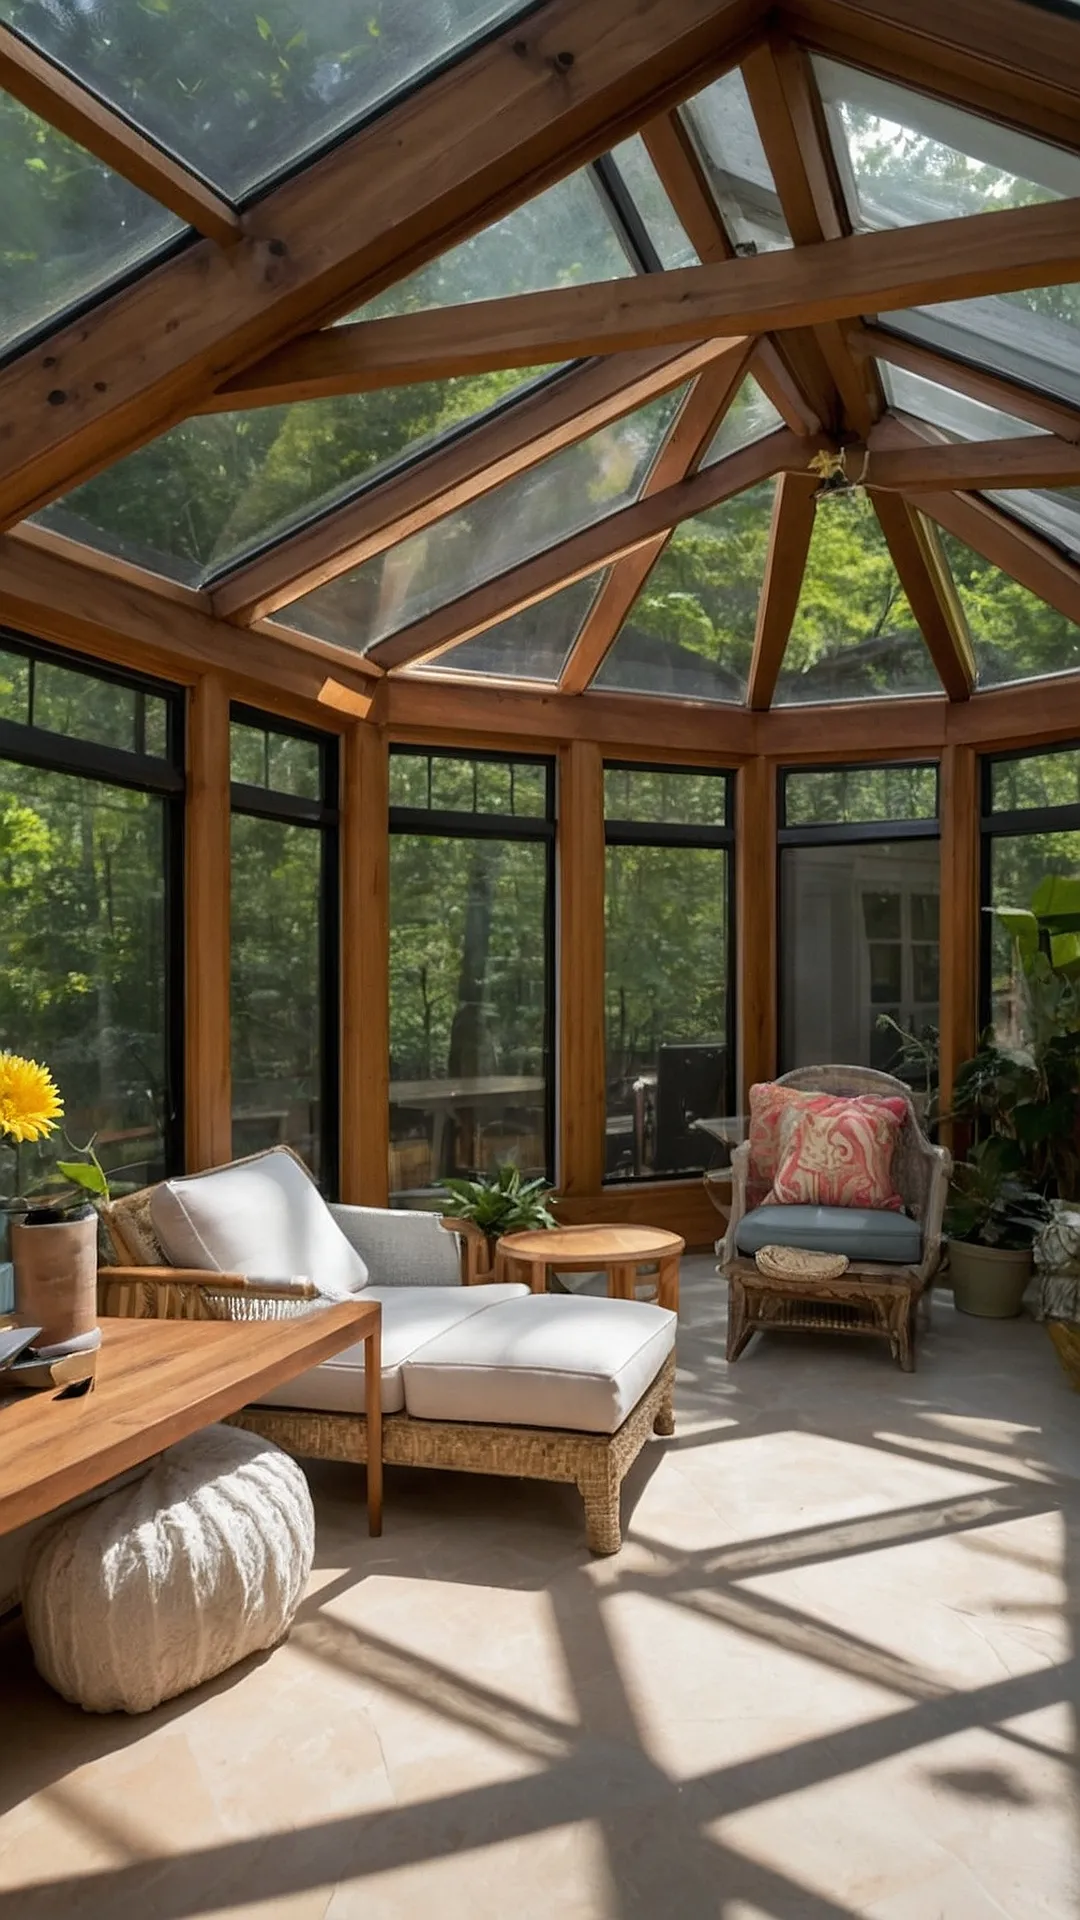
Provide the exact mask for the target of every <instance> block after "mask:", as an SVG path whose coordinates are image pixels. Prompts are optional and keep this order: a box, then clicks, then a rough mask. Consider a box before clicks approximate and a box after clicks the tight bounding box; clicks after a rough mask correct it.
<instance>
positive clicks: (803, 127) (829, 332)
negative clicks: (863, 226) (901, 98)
mask: <svg viewBox="0 0 1080 1920" xmlns="http://www.w3.org/2000/svg"><path fill="white" fill-rule="evenodd" d="M742 72H743V79H744V80H745V82H746V90H747V93H748V94H749V96H750V105H751V107H752V108H753V110H754V118H755V120H756V121H757V126H758V132H759V133H760V135H761V140H762V145H763V146H764V149H765V156H766V159H767V160H768V162H769V167H770V169H771V172H772V176H773V180H774V182H775V184H776V191H777V193H778V195H779V198H780V206H781V209H782V211H783V214H784V219H785V220H786V222H787V227H788V232H789V233H790V234H791V237H792V240H793V241H794V242H795V245H796V246H797V247H798V246H813V245H815V244H816V243H818V242H820V241H824V240H839V239H842V238H844V237H845V236H846V235H847V234H848V233H849V232H850V227H849V224H848V221H847V216H846V212H845V209H844V204H843V198H842V195H841V193H840V188H839V183H838V182H837V180H836V178H835V170H834V166H833V160H832V153H831V151H830V147H829V142H828V136H827V134H826V132H825V126H824V118H823V114H822V110H821V102H820V100H819V99H818V95H817V88H816V86H815V85H814V80H813V75H812V73H811V70H810V62H809V59H808V57H807V55H806V54H805V53H804V52H803V50H802V49H801V48H800V47H795V46H793V45H792V44H791V42H790V41H788V40H786V39H784V37H783V36H782V35H777V34H772V35H770V36H769V38H768V40H766V41H764V42H763V43H762V44H761V45H760V46H759V47H756V48H755V49H754V51H753V52H752V53H751V54H750V55H749V57H748V58H747V59H746V60H745V61H744V62H743V68H742ZM814 338H815V340H816V342H817V344H818V347H819V348H820V350H821V354H822V358H823V359H824V361H825V364H826V366H827V367H828V370H829V373H830V374H831V376H832V379H833V381H834V382H835V385H836V389H837V392H838V394H839V396H840V401H841V404H842V408H843V415H844V421H845V424H846V425H847V426H849V427H851V428H853V429H854V431H855V432H856V433H861V434H864V435H865V434H867V433H869V431H870V428H871V427H872V425H873V423H874V421H875V420H876V419H877V418H878V416H879V414H880V413H881V412H882V410H883V408H884V404H885V400H884V395H883V393H882V391H881V385H880V382H879V381H878V379H877V377H876V375H875V374H874V370H873V368H872V367H869V366H867V365H866V363H865V362H860V361H856V360H855V359H853V357H852V355H851V352H850V350H849V348H848V345H847V341H846V339H845V337H844V335H843V333H842V331H841V329H840V326H839V324H838V323H837V322H836V321H835V320H832V321H826V322H824V323H822V324H821V325H819V326H817V327H815V328H814Z"/></svg>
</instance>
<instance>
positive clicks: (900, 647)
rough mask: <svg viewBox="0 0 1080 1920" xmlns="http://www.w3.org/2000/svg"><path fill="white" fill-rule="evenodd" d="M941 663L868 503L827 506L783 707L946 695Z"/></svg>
mask: <svg viewBox="0 0 1080 1920" xmlns="http://www.w3.org/2000/svg"><path fill="white" fill-rule="evenodd" d="M940 692H941V682H940V680H939V679H938V676H937V673H936V671H935V668H934V663H933V661H932V660H931V658H930V655H929V653H928V652H927V650H926V642H925V641H924V640H923V637H922V634H921V632H920V631H919V627H918V625H917V623H916V620H915V616H914V614H913V613H912V611H911V608H910V607H909V605H908V602H907V595H906V594H905V593H904V590H903V588H902V587H901V585H900V581H899V579H898V578H897V574H896V569H895V567H894V566H893V563H892V559H891V557H890V554H889V549H888V547H887V546H886V544H885V536H884V534H883V533H882V531H881V527H880V525H879V523H878V519H877V515H876V514H875V513H874V511H873V509H872V507H871V506H870V505H869V503H868V502H866V501H850V500H839V501H830V502H829V503H828V504H827V505H826V506H825V507H823V508H819V510H818V512H817V514H816V516H815V519H814V531H813V533H812V535H811V538H810V551H809V553H808V554H807V557H806V572H805V574H804V575H803V583H802V591H801V592H800V594H799V604H798V607H797V608H796V611H795V618H794V620H793V621H792V625H791V634H790V636H789V638H788V643H787V649H786V651H785V653H784V661H783V666H782V667H781V670H780V676H779V679H778V681H777V685H776V695H775V699H774V702H773V704H774V705H775V706H802V705H810V704H811V703H814V702H818V701H829V700H882V699H889V698H893V697H895V696H897V695H900V694H914V693H940Z"/></svg>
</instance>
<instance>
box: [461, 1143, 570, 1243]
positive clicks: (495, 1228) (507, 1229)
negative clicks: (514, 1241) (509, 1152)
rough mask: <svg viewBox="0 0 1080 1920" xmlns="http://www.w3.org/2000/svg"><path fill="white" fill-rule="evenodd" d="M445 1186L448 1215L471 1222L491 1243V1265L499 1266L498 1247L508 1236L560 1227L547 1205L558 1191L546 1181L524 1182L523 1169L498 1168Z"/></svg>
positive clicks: (513, 1167) (511, 1167)
mask: <svg viewBox="0 0 1080 1920" xmlns="http://www.w3.org/2000/svg"><path fill="white" fill-rule="evenodd" d="M442 1185H443V1191H444V1193H445V1195H446V1200H447V1206H446V1214H447V1216H448V1217H449V1218H452V1219H455V1220H471V1221H472V1223H473V1225H474V1226H476V1227H479V1229H480V1232H481V1233H482V1234H483V1235H484V1237H485V1239H486V1240H487V1243H488V1265H489V1266H494V1264H495V1248H496V1245H497V1243H498V1242H499V1241H500V1240H501V1239H502V1237H503V1235H504V1234H507V1233H529V1232H532V1231H535V1230H536V1229H537V1228H544V1227H556V1226H558V1224H559V1223H558V1221H557V1220H556V1218H555V1215H554V1214H553V1213H552V1211H551V1208H550V1207H549V1206H548V1204H547V1203H548V1200H549V1199H550V1198H551V1195H552V1193H553V1192H554V1188H552V1187H549V1186H548V1184H547V1181H546V1180H543V1179H533V1180H525V1179H523V1178H522V1175H521V1169H520V1167H515V1166H509V1165H508V1166H502V1167H497V1168H496V1169H495V1172H494V1173H493V1174H482V1175H481V1176H480V1178H479V1179H477V1180H451V1179H445V1180H444V1181H443V1183H442Z"/></svg>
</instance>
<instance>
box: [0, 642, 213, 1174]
mask: <svg viewBox="0 0 1080 1920" xmlns="http://www.w3.org/2000/svg"><path fill="white" fill-rule="evenodd" d="M182 723H183V708H182V698H181V696H180V695H179V694H177V693H174V692H172V691H171V690H169V689H167V688H162V687H161V686H160V685H157V686H154V687H151V686H149V685H148V684H147V683H146V682H143V681H140V680H137V679H135V678H133V677H129V676H127V675H124V674H119V673H111V672H109V671H107V670H102V671H90V670H88V669H87V668H86V667H85V666H84V665H83V664H82V663H81V662H80V661H79V660H77V659H74V658H68V657H65V656H62V655H58V654H53V653H51V652H45V651H42V650H40V649H38V648H36V647H32V646H31V645H30V644H29V643H26V642H23V641H20V640H19V639H18V638H17V637H15V636H12V635H8V634H4V635H3V636H2V637H0V898H2V908H0V1045H3V1046H4V1047H8V1048H10V1049H12V1050H13V1051H14V1052H16V1053H26V1054H30V1055H32V1056H33V1057H34V1058H36V1059H39V1060H41V1061H43V1062H45V1063H47V1064H48V1066H49V1067H51V1069H52V1071H53V1073H54V1075H55V1078H56V1081H57V1084H58V1086H59V1088H60V1091H61V1094H62V1095H63V1099H64V1108H65V1114H64V1122H63V1125H64V1130H65V1132H66V1134H67V1136H68V1139H69V1141H70V1142H71V1143H72V1145H74V1146H75V1147H79V1148H82V1147H85V1146H86V1144H87V1142H88V1141H89V1139H90V1138H91V1136H96V1150H97V1152H98V1153H99V1155H100V1157H101V1160H102V1163H103V1165H104V1166H105V1167H106V1169H107V1171H108V1172H109V1175H110V1177H111V1179H112V1181H113V1184H114V1186H115V1187H116V1189H117V1190H119V1191H121V1192H122V1191H125V1190H127V1191H130V1190H132V1189H134V1188H135V1187H140V1186H145V1185H146V1184H148V1183H149V1182H150V1181H153V1180H158V1179H160V1178H162V1176H163V1175H164V1174H165V1173H166V1172H171V1171H175V1170H177V1169H178V1168H179V1167H180V1165H181V1164H182V1151H183V1147H182V1118H183V1116H182V1111H181V1094H182V1086H181V1079H182V1071H183V1020H182V1006H183V980H182V960H181V951H182V950H181V946H180V938H181V917H180V916H181V899H180V887H181V871H182V833H183V792H184V779H183V772H182V768H183V738H182ZM57 1144H58V1142H57V1140H56V1138H55V1137H54V1139H53V1140H52V1141H51V1142H49V1143H47V1144H46V1145H45V1146H43V1147H42V1148H38V1149H34V1148H23V1149H22V1150H21V1153H20V1166H19V1169H18V1172H17V1174H15V1175H12V1174H11V1173H10V1172H9V1175H8V1176H7V1177H8V1185H7V1186H6V1187H5V1189H4V1190H5V1191H10V1187H11V1180H12V1178H14V1183H15V1184H16V1185H18V1186H19V1187H21V1188H22V1189H23V1190H25V1188H26V1187H27V1186H28V1185H31V1184H33V1182H34V1181H35V1179H36V1178H38V1177H39V1176H40V1175H41V1174H42V1173H43V1172H45V1171H46V1170H48V1169H51V1167H52V1165H53V1164H54V1162H55V1159H56V1147H57ZM59 1145H60V1157H61V1158H62V1157H63V1141H62V1140H61V1141H60V1142H59Z"/></svg>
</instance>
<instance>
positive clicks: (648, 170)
mask: <svg viewBox="0 0 1080 1920" xmlns="http://www.w3.org/2000/svg"><path fill="white" fill-rule="evenodd" d="M611 157H612V159H613V160H614V162H615V165H616V166H617V167H618V169H619V172H620V174H621V175H622V177H623V180H624V181H625V183H626V186H627V188H628V190H629V193H630V195H631V198H632V199H633V202H634V205H635V206H636V207H637V210H638V212H639V214H640V215H641V218H642V220H643V221H644V223H645V231H646V232H647V234H648V236H649V239H650V240H651V241H652V243H653V246H654V247H655V248H656V252H657V257H658V258H659V261H660V264H661V266H662V267H666V268H668V269H674V268H676V267H697V266H700V264H701V262H700V260H699V259H698V256H697V253H696V251H695V249H694V247H693V246H692V245H691V243H690V240H689V238H688V236H687V235H686V233H685V232H684V231H683V227H682V223H681V221H680V219H679V216H678V214H677V213H676V211H675V209H674V207H673V206H672V204H671V201H670V200H669V199H668V196H667V191H666V189H665V187H664V183H663V181H662V180H661V178H660V175H659V174H658V173H657V171H656V168H655V167H654V166H653V163H652V160H651V158H650V156H649V149H648V147H647V146H646V145H645V142H644V140H643V139H642V137H641V135H640V133H635V134H634V135H633V137H632V138H631V139H629V140H624V141H623V142H622V144H621V145H620V146H618V147H613V148H612V150H611Z"/></svg>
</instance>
